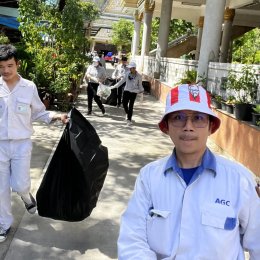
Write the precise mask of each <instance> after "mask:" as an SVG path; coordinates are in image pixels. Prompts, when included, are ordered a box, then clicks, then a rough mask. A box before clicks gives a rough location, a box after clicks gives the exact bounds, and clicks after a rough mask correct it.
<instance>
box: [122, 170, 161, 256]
mask: <svg viewBox="0 0 260 260" xmlns="http://www.w3.org/2000/svg"><path fill="white" fill-rule="evenodd" d="M142 171H143V170H141V173H140V174H139V176H138V178H137V181H136V184H135V189H134V192H133V195H132V197H131V199H130V201H129V203H128V206H127V209H126V211H125V212H124V214H123V215H122V217H121V225H120V232H119V238H118V242H117V245H118V259H119V260H127V259H135V260H144V259H149V260H156V259H157V257H156V254H155V252H153V251H152V250H151V249H150V247H149V245H148V242H147V234H146V219H147V216H148V214H149V209H150V208H151V206H152V205H151V198H150V192H149V190H148V185H146V184H145V178H143V176H142Z"/></svg>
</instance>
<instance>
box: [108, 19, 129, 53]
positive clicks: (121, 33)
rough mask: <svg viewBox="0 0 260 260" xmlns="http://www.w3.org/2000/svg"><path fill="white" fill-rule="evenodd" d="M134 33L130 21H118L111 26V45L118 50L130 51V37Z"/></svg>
mask: <svg viewBox="0 0 260 260" xmlns="http://www.w3.org/2000/svg"><path fill="white" fill-rule="evenodd" d="M133 32H134V25H133V23H132V22H131V21H129V20H126V19H120V20H119V21H118V22H115V23H113V25H112V43H113V44H114V45H116V46H117V48H118V49H119V50H121V49H125V50H126V51H127V52H129V51H130V48H131V43H132V37H133Z"/></svg>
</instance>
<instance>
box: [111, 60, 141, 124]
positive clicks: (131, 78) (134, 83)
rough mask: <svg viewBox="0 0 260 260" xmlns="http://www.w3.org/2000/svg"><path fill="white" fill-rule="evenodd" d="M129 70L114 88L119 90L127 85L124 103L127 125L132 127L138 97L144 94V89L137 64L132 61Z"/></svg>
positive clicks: (128, 66)
mask: <svg viewBox="0 0 260 260" xmlns="http://www.w3.org/2000/svg"><path fill="white" fill-rule="evenodd" d="M127 68H128V69H129V71H128V72H127V73H126V74H125V76H124V77H123V78H122V79H121V80H120V81H119V82H118V83H117V84H115V85H114V86H113V88H118V87H120V86H121V85H122V84H123V83H125V88H124V92H123V101H122V102H123V107H124V110H125V113H126V123H127V125H128V126H130V125H132V116H133V109H134V103H135V99H136V96H137V94H139V93H142V92H144V88H143V85H142V76H141V74H139V73H138V72H137V70H136V63H135V62H134V61H131V62H130V63H129V65H127Z"/></svg>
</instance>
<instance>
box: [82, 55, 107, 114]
mask: <svg viewBox="0 0 260 260" xmlns="http://www.w3.org/2000/svg"><path fill="white" fill-rule="evenodd" d="M99 62H100V58H99V57H97V56H95V57H94V58H93V62H92V64H91V65H90V66H89V67H88V68H87V71H86V74H85V76H84V78H85V80H87V81H88V87H87V95H88V115H91V114H92V103H93V99H94V100H95V102H96V103H97V105H98V107H99V108H100V110H101V111H102V114H103V115H104V114H105V113H106V111H105V107H104V106H103V104H102V102H101V99H100V97H99V96H98V95H97V89H98V86H99V83H103V82H104V80H105V79H106V71H105V69H104V68H103V67H102V66H100V63H99Z"/></svg>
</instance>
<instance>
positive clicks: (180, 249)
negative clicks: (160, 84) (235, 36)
mask: <svg viewBox="0 0 260 260" xmlns="http://www.w3.org/2000/svg"><path fill="white" fill-rule="evenodd" d="M219 126H220V120H219V119H218V117H217V116H216V115H215V114H214V113H213V111H212V110H211V108H210V97H209V95H208V93H207V92H206V91H205V89H204V88H203V87H201V86H197V85H188V84H184V85H180V86H177V87H175V88H173V89H171V91H170V93H169V94H168V96H167V100H166V108H165V113H164V115H163V117H162V119H161V120H160V122H159V128H160V130H161V131H162V132H163V133H165V134H167V135H168V136H169V137H170V138H171V140H172V142H173V144H174V146H175V147H174V149H173V152H172V154H171V155H169V156H167V157H165V158H163V159H160V160H157V161H155V162H152V163H149V164H148V165H146V166H145V167H143V168H142V169H141V172H140V174H139V176H138V178H137V180H136V185H135V189H134V192H133V195H132V198H131V199H130V201H129V204H128V207H127V209H126V211H125V212H124V214H123V216H122V219H121V227H120V234H119V239H118V258H119V259H120V260H121V259H122V260H127V259H135V260H139V259H140V260H143V259H147V260H148V259H149V260H153V259H154V260H157V259H165V260H166V259H167V260H177V259H179V260H190V259H191V260H193V259H194V260H195V259H196V260H202V259H204V260H212V259H214V260H242V259H245V258H244V250H247V251H248V252H249V254H250V257H251V258H250V259H251V260H258V259H260V221H259V220H260V199H259V197H258V195H257V192H256V190H255V186H256V183H255V181H254V179H253V175H252V174H251V173H250V172H249V171H248V170H247V169H246V168H245V167H243V166H242V165H240V164H238V163H236V162H232V161H229V160H227V159H225V158H224V157H221V156H218V155H215V154H213V153H212V152H211V151H210V150H209V149H208V148H207V146H206V142H207V139H208V137H209V135H211V134H213V133H214V132H215V131H217V129H218V128H219Z"/></svg>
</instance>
